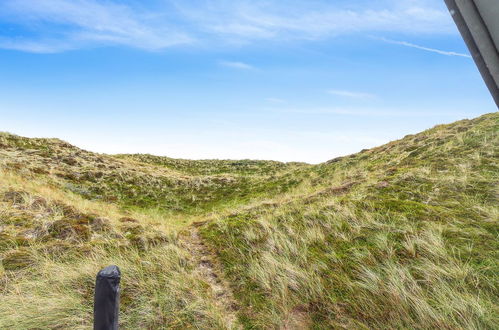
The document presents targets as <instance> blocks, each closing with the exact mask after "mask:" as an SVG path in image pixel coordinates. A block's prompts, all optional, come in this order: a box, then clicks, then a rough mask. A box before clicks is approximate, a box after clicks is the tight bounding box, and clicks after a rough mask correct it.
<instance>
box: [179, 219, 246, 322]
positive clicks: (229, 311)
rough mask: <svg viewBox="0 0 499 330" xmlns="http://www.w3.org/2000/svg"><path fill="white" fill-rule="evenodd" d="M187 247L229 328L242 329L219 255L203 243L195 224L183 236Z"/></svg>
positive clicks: (236, 305) (237, 308) (237, 307)
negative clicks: (218, 258)
mask: <svg viewBox="0 0 499 330" xmlns="http://www.w3.org/2000/svg"><path fill="white" fill-rule="evenodd" d="M181 240H182V243H183V245H184V246H185V248H186V249H187V250H188V251H189V252H190V253H191V255H192V257H193V259H194V263H195V265H196V271H197V272H199V274H200V275H201V277H202V278H203V279H204V280H205V281H206V283H208V285H209V286H210V287H211V290H212V292H213V295H214V297H215V298H216V305H217V307H218V309H219V310H220V312H221V313H222V315H223V316H224V320H225V323H226V324H227V325H228V328H229V329H242V327H241V325H240V324H239V323H238V321H237V312H238V310H239V306H238V304H237V302H236V300H235V299H234V295H233V293H232V289H231V288H230V285H229V283H228V282H227V281H226V280H225V279H224V278H223V275H222V266H221V264H220V262H219V261H218V260H217V257H216V256H215V255H214V254H213V253H212V252H211V251H210V250H209V248H208V247H207V246H206V245H205V244H204V243H203V241H202V239H201V237H200V235H199V231H198V229H197V228H196V226H195V224H194V225H191V226H190V227H189V229H188V230H187V232H186V233H185V234H184V235H182V237H181Z"/></svg>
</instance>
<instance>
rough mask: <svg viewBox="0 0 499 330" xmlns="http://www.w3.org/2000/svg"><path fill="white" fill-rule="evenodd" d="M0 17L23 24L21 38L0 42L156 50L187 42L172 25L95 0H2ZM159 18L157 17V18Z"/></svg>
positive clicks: (42, 48)
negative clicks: (23, 31)
mask: <svg viewBox="0 0 499 330" xmlns="http://www.w3.org/2000/svg"><path fill="white" fill-rule="evenodd" d="M0 21H6V22H9V23H11V24H17V25H20V26H23V27H24V28H25V29H27V30H28V31H30V33H27V35H28V36H26V37H16V38H12V37H11V38H7V37H6V36H4V37H2V38H1V39H0V47H2V48H8V49H17V50H25V51H31V52H41V53H50V52H59V51H63V50H68V49H73V48H81V47H84V46H89V45H90V46H92V45H124V46H130V47H136V48H142V49H147V50H158V49H163V48H166V47H169V46H173V45H179V44H185V43H189V42H192V37H191V36H190V35H189V34H187V33H185V32H182V31H180V30H178V29H176V28H175V27H174V26H173V25H168V24H165V23H164V22H162V21H159V19H158V17H156V16H155V15H153V14H151V12H147V11H144V10H141V9H138V8H132V7H131V6H127V5H123V4H118V3H115V2H111V1H105V2H104V1H97V0H43V1H39V0H4V1H2V2H1V3H0ZM158 21H159V22H158Z"/></svg>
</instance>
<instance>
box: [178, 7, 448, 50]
mask: <svg viewBox="0 0 499 330" xmlns="http://www.w3.org/2000/svg"><path fill="white" fill-rule="evenodd" d="M175 3H176V5H177V9H178V10H179V12H181V13H182V14H183V15H184V16H185V17H187V18H188V19H190V20H192V21H195V22H197V24H198V25H199V26H201V27H202V28H203V30H205V31H207V32H212V33H215V34H218V35H220V36H225V37H227V38H232V39H246V40H254V39H278V40H283V39H318V38H325V37H330V36H335V35H340V34H349V33H359V32H360V33H362V32H375V31H377V32H380V31H384V32H388V31H390V32H398V33H431V34H442V33H444V34H445V33H455V27H454V25H453V22H452V19H451V18H450V15H449V13H448V12H447V10H446V9H445V6H443V5H442V4H441V3H435V1H428V0H405V1H400V0H385V1H364V0H361V1H357V2H355V3H353V2H341V3H339V2H335V1H295V0H290V1H286V2H283V1H264V0H252V1H249V0H218V1H210V0H194V1H189V2H186V1H176V2H175Z"/></svg>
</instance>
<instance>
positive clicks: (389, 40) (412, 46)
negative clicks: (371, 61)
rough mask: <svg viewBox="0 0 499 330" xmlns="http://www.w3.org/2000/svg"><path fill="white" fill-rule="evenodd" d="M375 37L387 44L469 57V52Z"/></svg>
mask: <svg viewBox="0 0 499 330" xmlns="http://www.w3.org/2000/svg"><path fill="white" fill-rule="evenodd" d="M375 39H377V40H381V41H383V42H386V43H389V44H394V45H401V46H405V47H410V48H416V49H420V50H424V51H427V52H431V53H436V54H440V55H445V56H459V57H467V58H471V55H469V54H464V53H457V52H452V51H447V50H441V49H436V48H430V47H425V46H420V45H416V44H413V43H410V42H407V41H400V40H391V39H386V38H378V37H377V38H375Z"/></svg>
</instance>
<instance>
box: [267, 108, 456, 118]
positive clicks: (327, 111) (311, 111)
mask: <svg viewBox="0 0 499 330" xmlns="http://www.w3.org/2000/svg"><path fill="white" fill-rule="evenodd" d="M267 110H268V111H273V112H278V113H289V114H306V115H343V116H360V117H393V118H396V117H397V118H398V117H402V118H406V117H407V118H420V117H425V118H426V117H451V118H460V117H465V116H466V113H465V112H462V113H459V112H451V111H449V112H442V111H439V110H435V111H428V109H424V111H421V110H418V109H404V110H401V109H389V108H377V107H372V108H371V107H364V108H362V107H358V108H355V107H316V108H288V107H279V108H271V109H267Z"/></svg>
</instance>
